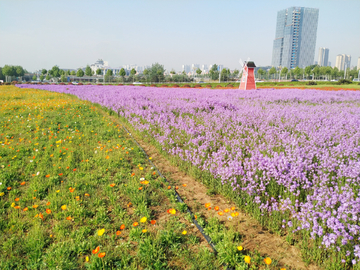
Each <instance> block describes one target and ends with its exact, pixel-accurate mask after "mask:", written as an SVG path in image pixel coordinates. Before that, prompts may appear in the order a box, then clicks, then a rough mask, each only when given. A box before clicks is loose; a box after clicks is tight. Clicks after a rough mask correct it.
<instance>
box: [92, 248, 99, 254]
mask: <svg viewBox="0 0 360 270" xmlns="http://www.w3.org/2000/svg"><path fill="white" fill-rule="evenodd" d="M99 250H100V247H96V248H95V249H93V250H92V254H96V253H98V252H99Z"/></svg>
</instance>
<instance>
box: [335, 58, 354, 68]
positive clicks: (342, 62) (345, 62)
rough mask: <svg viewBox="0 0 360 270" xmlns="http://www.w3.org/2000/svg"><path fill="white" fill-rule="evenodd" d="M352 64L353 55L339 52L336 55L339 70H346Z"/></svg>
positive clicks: (336, 64) (336, 65)
mask: <svg viewBox="0 0 360 270" xmlns="http://www.w3.org/2000/svg"><path fill="white" fill-rule="evenodd" d="M350 64H351V55H346V54H338V55H337V56H336V63H335V67H337V68H338V70H343V71H345V69H347V68H350Z"/></svg>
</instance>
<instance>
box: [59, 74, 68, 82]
mask: <svg viewBox="0 0 360 270" xmlns="http://www.w3.org/2000/svg"><path fill="white" fill-rule="evenodd" d="M60 80H61V82H67V78H66V76H65V75H64V74H63V75H61V77H60Z"/></svg>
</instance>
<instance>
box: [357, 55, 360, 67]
mask: <svg viewBox="0 0 360 270" xmlns="http://www.w3.org/2000/svg"><path fill="white" fill-rule="evenodd" d="M357 69H358V70H359V69H360V57H359V58H358V64H357Z"/></svg>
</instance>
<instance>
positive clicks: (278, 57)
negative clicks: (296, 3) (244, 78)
mask: <svg viewBox="0 0 360 270" xmlns="http://www.w3.org/2000/svg"><path fill="white" fill-rule="evenodd" d="M318 17H319V9H317V8H305V7H290V8H287V9H284V10H280V11H278V14H277V22H276V33H275V40H274V46H273V54H272V62H271V65H272V66H273V67H279V66H281V67H287V68H288V69H291V68H295V67H297V66H298V67H300V68H304V67H306V66H310V65H312V64H313V63H314V57H315V45H316V33H317V25H318Z"/></svg>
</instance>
